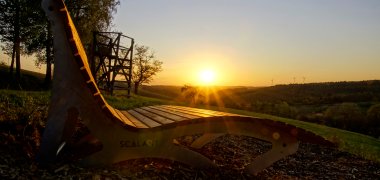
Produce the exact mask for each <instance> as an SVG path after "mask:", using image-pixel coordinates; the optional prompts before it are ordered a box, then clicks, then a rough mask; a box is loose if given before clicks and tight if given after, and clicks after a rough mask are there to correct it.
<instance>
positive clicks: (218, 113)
mask: <svg viewBox="0 0 380 180" xmlns="http://www.w3.org/2000/svg"><path fill="white" fill-rule="evenodd" d="M163 106H164V107H170V108H174V109H180V110H185V111H190V112H195V113H202V114H207V115H212V116H232V115H234V114H231V113H224V112H218V111H212V110H208V109H198V108H191V107H184V106H170V105H163Z"/></svg>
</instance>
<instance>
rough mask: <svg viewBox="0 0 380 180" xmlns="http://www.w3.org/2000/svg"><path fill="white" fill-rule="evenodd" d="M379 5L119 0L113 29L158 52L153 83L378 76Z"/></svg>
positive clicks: (329, 0) (307, 0) (321, 0)
mask: <svg viewBox="0 0 380 180" xmlns="http://www.w3.org/2000/svg"><path fill="white" fill-rule="evenodd" d="M379 17H380V1H377V0H374V1H371V0H361V1H358V0H355V1H353V0H313V1H312V0H261V1H258V0H238V1H236V0H192V1H190V0H176V1H174V0H139V1H137V0H134V1H132V0H121V6H120V7H119V9H118V12H117V14H116V16H115V19H114V24H115V26H114V29H116V30H118V31H122V32H123V33H125V34H127V35H130V36H132V37H134V38H135V40H136V42H137V43H138V44H142V45H147V46H149V47H151V48H152V49H154V50H155V52H156V55H157V57H158V58H159V59H160V60H162V61H163V62H164V71H163V72H162V73H160V74H159V76H158V77H157V78H156V80H155V81H154V82H153V84H175V85H181V84H185V83H191V84H197V82H199V81H198V80H197V73H199V71H201V70H202V69H213V70H214V71H215V73H216V74H217V75H216V77H217V81H216V82H215V84H218V85H250V86H263V85H270V84H271V80H272V79H273V81H274V83H275V84H278V83H285V84H286V83H292V82H293V81H294V78H295V79H296V82H298V83H300V82H303V80H304V79H305V81H306V82H321V81H344V80H347V81H349V80H368V79H379V78H380V71H378V70H377V69H378V67H380V21H379Z"/></svg>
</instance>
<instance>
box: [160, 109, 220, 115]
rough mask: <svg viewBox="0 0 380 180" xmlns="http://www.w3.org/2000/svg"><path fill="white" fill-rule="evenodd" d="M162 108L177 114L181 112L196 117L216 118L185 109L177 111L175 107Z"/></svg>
mask: <svg viewBox="0 0 380 180" xmlns="http://www.w3.org/2000/svg"><path fill="white" fill-rule="evenodd" d="M160 108H162V109H168V110H172V111H175V112H181V113H186V114H191V115H196V116H200V117H213V116H215V115H210V114H204V113H199V112H193V111H189V110H185V109H177V108H174V107H173V106H160Z"/></svg>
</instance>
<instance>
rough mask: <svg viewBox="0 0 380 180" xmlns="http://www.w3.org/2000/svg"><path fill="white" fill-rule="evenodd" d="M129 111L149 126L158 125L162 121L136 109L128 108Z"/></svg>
mask: <svg viewBox="0 0 380 180" xmlns="http://www.w3.org/2000/svg"><path fill="white" fill-rule="evenodd" d="M127 112H128V113H129V114H131V115H132V116H134V117H135V118H136V119H138V120H139V121H140V122H142V123H144V124H145V125H147V126H148V127H157V126H160V125H161V124H160V123H158V122H156V121H154V120H152V119H150V118H148V117H146V116H144V115H142V114H140V113H139V112H137V111H135V110H128V111H127Z"/></svg>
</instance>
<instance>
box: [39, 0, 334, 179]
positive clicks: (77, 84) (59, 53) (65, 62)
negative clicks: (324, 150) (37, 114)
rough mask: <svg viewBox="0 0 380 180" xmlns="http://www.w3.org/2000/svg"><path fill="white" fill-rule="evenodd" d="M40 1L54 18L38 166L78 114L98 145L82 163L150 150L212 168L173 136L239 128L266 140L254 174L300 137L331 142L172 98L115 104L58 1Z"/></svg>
mask: <svg viewBox="0 0 380 180" xmlns="http://www.w3.org/2000/svg"><path fill="white" fill-rule="evenodd" d="M42 5H43V8H44V10H45V12H46V14H47V16H48V18H49V20H50V21H52V30H53V36H54V56H55V66H54V80H53V89H52V98H51V103H50V107H49V115H48V122H47V125H46V128H45V131H44V134H43V139H42V144H41V147H40V152H39V154H38V157H37V161H38V162H39V163H40V164H41V165H49V164H52V163H55V162H56V161H57V155H58V154H59V152H60V150H61V149H62V146H63V145H64V144H65V143H66V142H68V141H69V139H70V138H71V136H73V133H74V132H75V124H76V123H77V122H78V121H79V120H80V121H82V122H83V123H84V124H85V125H86V127H87V128H88V129H89V130H90V132H91V137H93V138H88V139H82V140H81V142H83V141H85V142H87V143H89V144H91V143H94V144H98V145H99V144H100V146H97V147H98V148H99V149H93V151H94V152H91V154H86V156H84V155H83V157H82V162H83V163H85V164H90V165H96V164H112V163H117V162H121V161H124V160H128V159H135V158H144V157H155V158H165V159H171V160H175V161H180V162H183V163H186V164H189V165H192V166H194V167H199V168H205V167H212V166H214V164H213V163H212V162H211V161H210V160H209V159H208V158H206V157H205V156H203V155H202V154H199V153H197V152H195V151H192V150H190V149H188V148H185V147H183V146H181V145H179V144H178V143H173V140H174V139H175V138H178V137H181V136H186V135H194V134H202V136H200V137H199V138H198V139H196V140H195V141H194V142H193V143H192V145H191V146H192V147H193V148H201V147H202V146H203V145H205V144H207V143H208V142H210V141H212V140H213V139H215V138H218V137H220V136H222V135H224V134H237V135H244V136H251V137H255V138H258V139H261V140H264V141H267V142H270V143H272V149H271V150H270V151H268V152H266V153H264V154H262V155H260V156H258V157H256V158H255V159H254V160H253V162H252V163H251V164H250V165H248V166H247V167H246V169H247V171H249V172H250V173H253V174H256V173H258V172H259V171H261V170H262V169H264V168H266V167H268V166H270V165H271V164H272V163H274V162H276V161H277V160H279V159H281V158H284V157H286V156H288V155H290V154H293V153H295V152H296V151H297V149H298V145H299V141H307V142H312V143H319V144H325V145H332V143H331V142H329V141H327V140H325V139H324V138H322V137H320V136H317V135H315V134H313V133H311V132H307V131H305V130H303V129H300V128H297V127H295V126H292V125H288V124H285V123H282V122H277V121H273V120H269V119H261V118H256V117H249V116H242V115H237V114H231V113H225V112H217V111H210V110H204V109H196V108H189V107H182V106H170V105H161V106H148V107H141V108H136V109H132V110H118V109H115V108H113V107H111V106H110V105H109V104H108V103H107V102H106V101H105V99H104V98H103V96H102V94H101V93H100V91H99V89H98V87H97V86H96V83H95V81H94V78H93V76H92V74H91V73H90V68H89V65H88V61H87V56H86V54H85V52H84V49H83V46H82V44H81V41H80V38H79V36H78V34H77V31H76V29H75V26H74V24H73V22H72V20H71V18H70V15H69V13H68V11H67V9H66V6H65V5H64V3H63V2H62V1H61V0H44V1H43V3H42ZM95 151H96V152H95Z"/></svg>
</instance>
